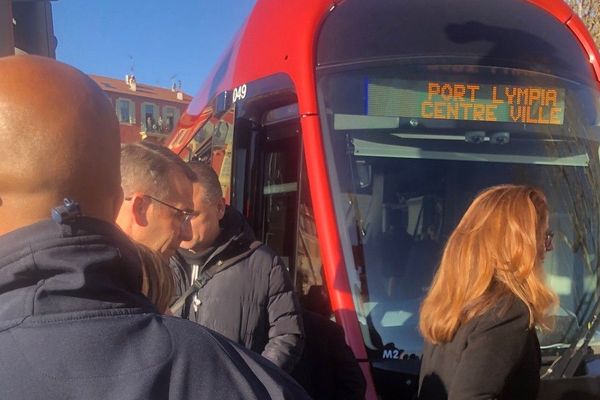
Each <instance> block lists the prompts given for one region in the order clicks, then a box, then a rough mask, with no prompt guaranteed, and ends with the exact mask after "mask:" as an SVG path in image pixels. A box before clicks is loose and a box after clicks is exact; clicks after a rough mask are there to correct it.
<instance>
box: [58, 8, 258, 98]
mask: <svg viewBox="0 0 600 400" xmlns="http://www.w3.org/2000/svg"><path fill="white" fill-rule="evenodd" d="M253 5H254V0H219V1H214V0H58V1H54V2H52V12H53V19H54V34H55V36H56V37H57V39H58V46H57V49H56V58H57V59H58V60H60V61H63V62H66V63H67V64H71V65H73V66H75V67H77V68H79V69H81V70H82V71H83V72H86V73H88V74H94V75H103V76H109V77H112V78H124V77H125V74H127V73H130V71H131V68H132V67H133V70H134V73H135V76H136V78H137V81H138V82H140V83H146V84H150V85H156V86H162V87H171V82H172V79H175V80H181V82H182V89H183V91H184V92H186V93H188V94H191V95H194V94H196V92H197V91H198V89H199V88H200V85H201V84H202V82H203V80H204V78H205V77H206V75H207V74H208V72H209V71H210V70H211V69H212V67H213V65H214V64H215V63H216V61H217V59H218V58H219V56H220V55H221V53H222V52H223V51H224V49H225V47H226V46H227V45H228V44H229V43H230V41H231V39H232V38H233V36H234V35H235V33H236V32H237V30H238V29H239V27H240V26H241V24H242V23H243V22H244V20H245V19H246V17H247V16H248V14H249V13H250V10H251V9H252V6H253ZM173 77H174V78H173Z"/></svg>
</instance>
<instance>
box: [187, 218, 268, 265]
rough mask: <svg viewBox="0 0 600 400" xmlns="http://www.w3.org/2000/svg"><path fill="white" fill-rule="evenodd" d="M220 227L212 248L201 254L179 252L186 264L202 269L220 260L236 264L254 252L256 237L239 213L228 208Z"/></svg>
mask: <svg viewBox="0 0 600 400" xmlns="http://www.w3.org/2000/svg"><path fill="white" fill-rule="evenodd" d="M220 225H221V233H220V234H219V236H218V237H217V239H216V240H215V243H214V244H213V245H212V246H211V247H209V248H207V249H206V250H204V251H202V252H200V253H194V252H191V251H189V250H184V249H180V250H179V254H180V255H181V256H182V257H183V259H184V260H185V262H186V263H188V264H190V265H191V264H195V265H199V266H200V267H201V269H204V268H206V267H207V266H208V265H209V264H211V263H212V262H213V261H215V262H216V260H219V261H222V262H225V263H228V264H229V263H235V262H237V261H239V260H240V259H243V258H245V257H247V256H248V255H250V254H252V253H253V252H254V250H255V249H256V246H255V245H253V243H254V242H256V237H255V236H254V232H253V231H252V228H251V227H250V225H249V224H248V222H247V221H246V219H245V218H244V216H243V215H242V214H241V213H240V212H239V211H237V210H236V209H235V208H233V207H230V206H227V208H226V209H225V215H224V216H223V219H221V221H220ZM202 267H203V268H202Z"/></svg>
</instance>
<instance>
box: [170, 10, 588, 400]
mask: <svg viewBox="0 0 600 400" xmlns="http://www.w3.org/2000/svg"><path fill="white" fill-rule="evenodd" d="M599 57H600V55H599V54H598V51H597V49H596V47H595V45H594V43H593V41H592V39H591V37H590V35H589V34H588V32H587V31H586V29H585V28H584V26H583V24H582V22H581V21H580V20H579V18H578V17H577V16H575V15H574V14H573V12H572V11H571V9H570V8H569V7H568V6H566V5H565V4H564V3H563V2H562V1H560V0H529V1H526V0H503V1H498V0H483V1H482V0H460V1H457V0H452V1H450V0H430V1H422V0H402V1H398V0H369V1H361V0H345V1H337V0H311V1H303V0H286V1H280V0H258V1H257V3H256V5H255V7H254V10H253V11H252V13H251V14H250V16H249V18H248V20H247V21H246V23H245V24H244V25H243V26H242V27H241V29H240V31H239V33H238V35H237V36H236V37H235V38H234V40H233V43H232V44H231V46H230V47H229V48H228V49H227V51H226V52H225V54H224V55H223V57H222V59H221V60H220V62H219V63H218V65H217V66H216V67H215V69H214V70H213V72H212V73H211V74H210V76H209V77H208V79H207V80H206V82H205V84H204V86H203V87H202V88H201V90H200V91H199V93H198V95H197V96H195V98H194V99H193V101H192V103H191V104H190V106H189V108H188V110H187V112H186V113H185V114H184V115H183V116H182V118H181V120H180V124H179V127H178V129H177V130H176V133H175V134H174V135H173V136H172V137H171V138H170V141H169V147H170V148H171V149H173V150H174V151H175V152H176V153H178V154H180V155H181V157H183V158H184V159H186V160H191V159H199V160H203V161H206V162H209V163H211V164H212V165H213V167H214V168H215V170H216V171H217V172H218V174H219V177H220V180H221V184H222V186H223V188H224V192H225V195H226V197H227V200H228V201H229V202H230V203H231V204H232V205H234V206H235V207H237V208H238V209H240V210H242V211H243V212H244V214H245V215H246V216H247V217H248V219H249V220H250V221H251V223H252V224H253V227H254V228H255V231H256V232H257V235H258V237H259V238H260V239H261V240H263V241H264V242H266V243H267V244H268V245H269V246H270V247H272V248H273V249H274V250H275V251H276V252H278V253H279V254H280V255H281V256H283V257H284V260H285V261H286V262H287V265H288V266H289V268H290V271H291V273H292V275H293V278H294V281H295V283H296V286H297V289H298V291H299V293H300V294H301V295H303V296H307V295H309V293H310V292H311V291H312V289H311V288H318V287H319V286H321V285H325V286H326V287H327V289H328V293H329V297H330V302H331V306H332V309H333V310H334V312H335V317H336V320H337V322H338V323H339V324H341V325H342V326H343V328H344V330H345V333H346V337H347V341H348V343H349V345H350V346H351V347H352V349H353V351H354V354H355V356H356V357H357V359H358V360H359V362H360V364H361V367H362V369H363V372H364V374H365V376H366V378H367V381H368V392H367V396H368V398H369V399H375V398H382V399H387V398H394V399H403V398H405V399H411V398H413V397H412V396H414V394H415V393H416V388H417V384H418V379H417V377H418V372H419V356H420V354H421V349H422V338H421V337H420V335H419V332H418V331H417V329H416V327H417V320H418V309H419V304H420V301H421V300H422V298H423V296H424V294H425V292H426V290H427V287H428V286H429V284H430V281H431V278H432V275H433V273H434V270H435V268H436V263H437V261H438V260H439V255H440V251H441V249H442V247H443V244H444V242H445V240H446V238H447V236H448V234H449V233H450V232H451V231H452V230H453V228H454V226H455V225H456V223H457V222H458V219H459V218H460V216H461V215H462V214H463V212H464V211H465V209H466V206H467V205H468V202H469V201H470V200H471V199H472V198H473V197H474V196H475V194H476V193H477V192H478V191H480V190H481V189H482V188H484V187H487V186H490V185H494V184H499V183H527V184H534V185H536V186H538V187H541V188H543V189H544V191H545V192H546V194H547V195H548V199H549V202H550V205H551V207H552V210H551V212H552V214H551V215H550V224H551V226H552V227H553V230H554V231H555V233H556V236H555V239H556V242H557V243H556V244H555V250H554V251H553V252H552V254H551V255H550V256H549V257H547V259H546V260H545V265H544V266H545V269H546V272H547V276H548V279H549V281H550V283H551V285H552V286H553V288H554V289H555V290H556V291H557V293H558V294H559V296H560V308H559V309H558V310H557V311H556V321H557V323H556V327H555V329H554V331H552V332H550V333H546V334H543V335H541V336H540V339H541V345H542V353H543V363H544V368H543V371H541V372H540V373H541V374H542V375H543V376H544V378H546V379H545V380H544V382H543V385H542V393H540V398H545V399H546V398H567V397H561V396H568V395H569V394H573V393H578V395H577V396H579V397H577V398H582V399H583V398H586V396H590V397H589V398H597V397H595V396H598V395H599V393H600V378H594V377H595V376H600V365H599V363H600V358H597V356H595V354H598V353H599V352H600V330H598V329H597V328H598V322H597V321H596V320H595V319H594V318H595V315H597V314H598V311H599V304H600V302H599V290H598V287H599V285H600V274H599V266H600V212H599V210H600V191H599V190H600V159H599V157H600V155H599V152H600V104H599V102H600V91H599V88H600V87H599V82H600V64H599ZM498 351H502V349H498ZM491 362H493V360H492V361H491ZM594 393H595V394H594ZM573 398H575V397H573Z"/></svg>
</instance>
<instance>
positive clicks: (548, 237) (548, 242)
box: [544, 230, 554, 251]
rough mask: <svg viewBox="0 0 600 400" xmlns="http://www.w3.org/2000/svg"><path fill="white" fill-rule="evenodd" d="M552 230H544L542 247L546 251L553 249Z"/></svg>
mask: <svg viewBox="0 0 600 400" xmlns="http://www.w3.org/2000/svg"><path fill="white" fill-rule="evenodd" d="M553 240H554V232H552V231H551V230H548V231H546V236H545V237H544V248H545V249H546V251H552V250H554V243H553Z"/></svg>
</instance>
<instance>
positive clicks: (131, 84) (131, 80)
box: [129, 75, 137, 92]
mask: <svg viewBox="0 0 600 400" xmlns="http://www.w3.org/2000/svg"><path fill="white" fill-rule="evenodd" d="M129 90H131V91H132V92H135V91H136V90H137V82H136V81H135V75H130V76H129Z"/></svg>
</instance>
